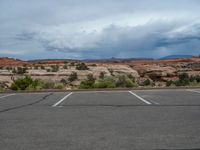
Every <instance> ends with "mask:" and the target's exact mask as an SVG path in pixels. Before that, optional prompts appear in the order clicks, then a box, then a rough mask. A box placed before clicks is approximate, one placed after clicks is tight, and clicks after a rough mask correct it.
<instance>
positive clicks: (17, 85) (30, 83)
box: [11, 76, 41, 90]
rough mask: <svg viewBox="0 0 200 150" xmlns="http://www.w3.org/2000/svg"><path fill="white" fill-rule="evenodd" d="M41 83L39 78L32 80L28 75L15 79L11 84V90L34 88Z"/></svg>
mask: <svg viewBox="0 0 200 150" xmlns="http://www.w3.org/2000/svg"><path fill="white" fill-rule="evenodd" d="M40 85H41V82H40V81H39V80H33V79H32V78H31V77H30V76H26V77H24V78H19V79H17V80H15V81H14V82H13V83H12V85H11V89H12V90H30V89H31V90H35V89H37V88H38V87H39V86H40Z"/></svg>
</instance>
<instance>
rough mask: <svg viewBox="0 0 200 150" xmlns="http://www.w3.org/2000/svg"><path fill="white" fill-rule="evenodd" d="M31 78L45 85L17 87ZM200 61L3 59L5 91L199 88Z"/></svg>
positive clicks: (1, 84)
mask: <svg viewBox="0 0 200 150" xmlns="http://www.w3.org/2000/svg"><path fill="white" fill-rule="evenodd" d="M25 77H30V78H31V80H33V81H37V82H42V83H43V85H40V84H37V85H35V86H31V87H30V85H26V87H23V88H24V89H23V88H20V87H16V85H13V83H14V82H16V80H19V79H24V78H25ZM199 85H200V58H199V57H193V58H179V59H167V60H126V59H124V60H121V59H119V60H118V59H113V60H112V59H111V60H105V61H103V60H102V61H95V60H94V61H78V60H35V61H22V60H17V59H12V58H0V87H1V90H5V89H14V90H36V89H37V90H39V89H78V88H83V89H85V88H130V87H135V88H137V87H166V86H199Z"/></svg>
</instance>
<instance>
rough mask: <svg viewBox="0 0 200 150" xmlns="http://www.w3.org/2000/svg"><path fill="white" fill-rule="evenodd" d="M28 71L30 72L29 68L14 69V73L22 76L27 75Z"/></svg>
mask: <svg viewBox="0 0 200 150" xmlns="http://www.w3.org/2000/svg"><path fill="white" fill-rule="evenodd" d="M27 70H28V68H27V67H17V69H15V68H14V69H13V71H12V73H15V74H19V75H22V74H25V73H27Z"/></svg>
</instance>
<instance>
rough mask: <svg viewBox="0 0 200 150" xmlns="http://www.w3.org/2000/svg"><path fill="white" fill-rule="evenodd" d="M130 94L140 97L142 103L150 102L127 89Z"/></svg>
mask: <svg viewBox="0 0 200 150" xmlns="http://www.w3.org/2000/svg"><path fill="white" fill-rule="evenodd" d="M129 93H130V94H132V95H134V96H135V97H137V98H138V99H140V100H141V101H143V102H144V103H146V104H148V105H151V103H150V102H149V101H147V100H145V99H143V98H142V97H140V96H139V95H137V94H135V93H133V92H132V91H129Z"/></svg>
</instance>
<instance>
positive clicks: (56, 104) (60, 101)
mask: <svg viewBox="0 0 200 150" xmlns="http://www.w3.org/2000/svg"><path fill="white" fill-rule="evenodd" d="M72 94H73V92H71V93H69V94H67V95H66V96H65V97H63V98H62V99H61V100H59V101H58V102H57V103H55V104H54V105H53V106H52V107H56V106H58V105H59V104H60V103H62V102H63V101H64V100H65V99H67V98H68V97H69V96H70V95H72Z"/></svg>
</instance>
